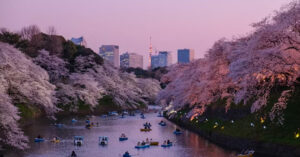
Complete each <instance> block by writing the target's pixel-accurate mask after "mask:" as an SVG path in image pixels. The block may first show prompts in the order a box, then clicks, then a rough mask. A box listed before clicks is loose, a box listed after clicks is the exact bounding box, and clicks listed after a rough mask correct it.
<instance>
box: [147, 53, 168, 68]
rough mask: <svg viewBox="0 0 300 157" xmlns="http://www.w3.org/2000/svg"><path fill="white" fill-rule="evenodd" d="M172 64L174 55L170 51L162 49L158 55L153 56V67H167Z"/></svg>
mask: <svg viewBox="0 0 300 157" xmlns="http://www.w3.org/2000/svg"><path fill="white" fill-rule="evenodd" d="M171 64H172V56H171V52H169V51H160V52H159V53H158V55H153V56H151V68H152V69H154V68H157V67H166V66H169V65H171Z"/></svg>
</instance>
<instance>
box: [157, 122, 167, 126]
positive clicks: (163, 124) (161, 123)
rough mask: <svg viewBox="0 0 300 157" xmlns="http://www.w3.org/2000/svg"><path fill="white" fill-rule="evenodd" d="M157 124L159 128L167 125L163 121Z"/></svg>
mask: <svg viewBox="0 0 300 157" xmlns="http://www.w3.org/2000/svg"><path fill="white" fill-rule="evenodd" d="M158 124H159V125H160V126H166V125H167V123H166V122H164V121H161V122H159V123H158Z"/></svg>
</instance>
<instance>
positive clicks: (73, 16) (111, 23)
mask: <svg viewBox="0 0 300 157" xmlns="http://www.w3.org/2000/svg"><path fill="white" fill-rule="evenodd" d="M288 2H290V0H253V1H238V0H228V1H226V2H223V1H219V2H218V3H217V4H218V5H216V0H212V1H196V0H192V1H189V2H183V1H179V0H172V1H171V0H166V1H163V2H161V1H157V0H154V1H148V2H144V1H143V2H140V1H138V0H127V1H121V0H117V2H113V1H106V0H101V1H94V0H92V1H89V3H86V2H83V1H70V0H66V1H57V0H53V1H38V0H29V1H26V2H25V1H8V0H1V1H0V19H1V24H0V27H5V28H8V29H9V30H11V31H16V30H20V28H22V27H24V26H28V25H32V24H35V25H38V26H39V27H40V28H41V30H42V31H44V32H46V31H47V28H48V27H49V26H54V27H55V28H56V30H57V34H61V35H63V36H65V37H67V38H68V39H71V38H72V37H79V36H83V37H84V38H85V39H86V42H87V43H88V44H87V47H89V48H92V49H93V50H94V51H95V52H98V48H99V46H100V45H107V44H113V45H119V46H120V52H126V51H129V52H137V53H138V54H141V55H143V56H144V58H145V59H147V58H148V57H149V54H148V52H149V37H150V36H152V44H153V51H155V50H168V51H172V52H174V53H175V52H176V51H177V49H180V48H191V49H194V50H195V59H197V58H199V57H203V55H204V54H205V53H206V51H207V50H208V49H209V48H210V47H211V46H212V45H213V43H214V42H215V41H217V40H219V39H221V38H223V37H225V38H228V39H231V38H235V37H239V36H244V35H246V34H248V33H251V31H252V30H253V29H252V28H251V26H250V25H251V24H252V23H253V22H259V21H260V20H262V19H263V18H265V17H267V16H269V15H270V13H272V14H274V11H275V10H279V9H280V7H281V6H282V5H283V4H287V3H288ZM69 4H72V5H69ZM170 4H171V5H170ZM65 6H68V7H65ZM11 10H14V13H13V14H12V13H11ZM54 10H55V11H54ZM7 15H9V16H7ZM207 15H209V16H207ZM234 35H237V36H234ZM173 58H174V60H173V63H177V57H175V56H173ZM148 66H149V64H148V62H145V65H144V68H145V67H148Z"/></svg>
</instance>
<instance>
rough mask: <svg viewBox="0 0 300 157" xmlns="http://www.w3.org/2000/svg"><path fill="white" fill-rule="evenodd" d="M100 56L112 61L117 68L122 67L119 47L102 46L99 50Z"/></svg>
mask: <svg viewBox="0 0 300 157" xmlns="http://www.w3.org/2000/svg"><path fill="white" fill-rule="evenodd" d="M99 54H100V56H101V57H103V58H104V59H106V60H108V61H110V62H111V63H112V64H113V65H114V66H115V67H120V57H119V46H118V45H102V46H101V47H100V48H99Z"/></svg>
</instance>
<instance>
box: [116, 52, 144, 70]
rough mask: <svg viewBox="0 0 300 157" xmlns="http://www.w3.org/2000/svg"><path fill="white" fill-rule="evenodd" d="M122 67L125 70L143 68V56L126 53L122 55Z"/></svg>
mask: <svg viewBox="0 0 300 157" xmlns="http://www.w3.org/2000/svg"><path fill="white" fill-rule="evenodd" d="M120 65H121V67H124V68H129V67H132V68H143V56H142V55H139V54H136V53H128V52H126V53H124V54H122V55H120Z"/></svg>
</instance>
